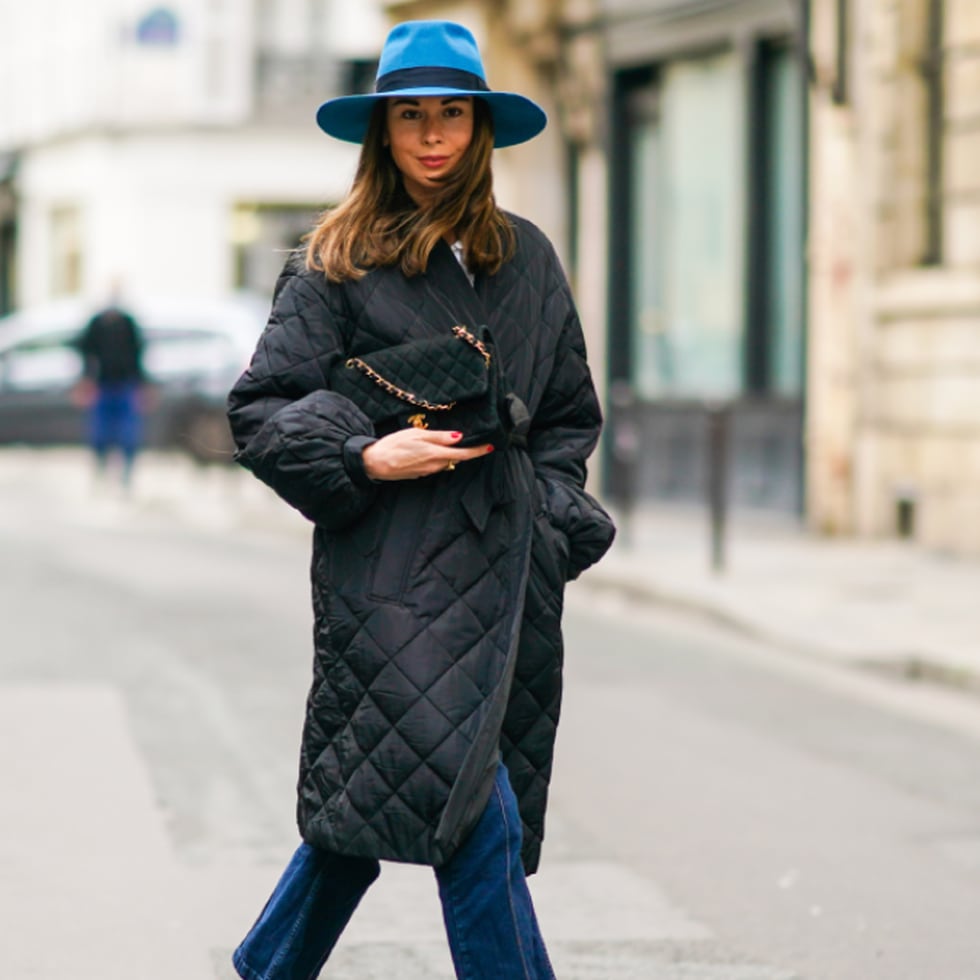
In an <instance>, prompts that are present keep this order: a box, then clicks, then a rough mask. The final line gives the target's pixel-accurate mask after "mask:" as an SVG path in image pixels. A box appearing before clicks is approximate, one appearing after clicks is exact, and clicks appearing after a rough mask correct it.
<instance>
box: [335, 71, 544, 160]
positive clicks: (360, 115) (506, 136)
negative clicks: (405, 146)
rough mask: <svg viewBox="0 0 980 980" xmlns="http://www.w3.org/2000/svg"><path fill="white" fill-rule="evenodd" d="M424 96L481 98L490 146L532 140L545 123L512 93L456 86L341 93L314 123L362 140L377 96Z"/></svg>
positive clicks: (338, 134)
mask: <svg viewBox="0 0 980 980" xmlns="http://www.w3.org/2000/svg"><path fill="white" fill-rule="evenodd" d="M427 95H441V96H449V95H463V96H472V97H474V98H478V99H483V101H484V102H486V103H487V105H489V107H490V114H491V116H493V145H494V146H496V147H504V146H514V145H516V144H517V143H525V142H527V140H529V139H533V138H534V137H535V136H537V135H538V133H540V132H541V130H542V129H544V127H545V126H546V125H547V123H548V117H547V115H546V114H545V111H544V109H542V108H541V106H539V105H538V104H537V103H536V102H532V101H531V100H530V99H529V98H527V97H525V96H523V95H517V94H516V93H514V92H474V91H472V90H466V89H458V88H439V87H435V86H432V87H425V88H406V89H399V90H398V91H395V92H371V93H368V94H365V95H344V96H341V97H340V98H337V99H330V100H329V101H327V102H324V103H323V105H321V106H320V108H319V109H317V113H316V121H317V125H318V126H319V127H320V129H322V130H323V131H324V132H325V133H327V134H328V135H330V136H333V137H336V138H337V139H339V140H345V141H346V142H348V143H363V142H364V137H365V135H366V134H367V128H368V123H369V122H370V120H371V113H372V112H373V111H374V107H375V105H376V104H377V102H378V99H392V98H422V97H424V96H427Z"/></svg>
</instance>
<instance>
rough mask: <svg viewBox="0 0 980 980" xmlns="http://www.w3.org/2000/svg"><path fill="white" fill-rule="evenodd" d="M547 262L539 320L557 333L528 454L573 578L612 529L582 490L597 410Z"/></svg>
mask: <svg viewBox="0 0 980 980" xmlns="http://www.w3.org/2000/svg"><path fill="white" fill-rule="evenodd" d="M549 266H550V268H549V288H548V292H547V296H546V299H545V303H544V310H543V322H544V323H545V324H546V325H550V326H551V327H552V330H553V331H557V335H558V336H557V343H556V344H555V347H554V352H553V353H554V357H553V360H552V366H551V371H550V373H549V375H548V381H547V384H546V386H545V390H544V394H543V396H542V398H541V401H540V403H539V405H538V407H537V410H536V411H535V413H534V419H533V421H532V424H531V431H530V433H529V434H528V452H529V453H530V456H531V461H532V463H533V464H534V470H535V474H536V475H537V478H538V485H539V488H540V490H541V493H542V498H543V503H544V507H545V510H546V512H547V514H548V518H549V520H550V521H551V523H552V524H553V525H554V526H555V527H556V528H557V529H558V530H559V531H561V532H562V533H563V534H564V535H565V536H566V537H567V539H568V545H569V549H568V550H569V554H568V577H569V578H576V577H577V576H578V575H579V574H581V572H583V571H584V570H585V569H586V568H588V567H589V566H590V565H593V564H595V562H597V561H598V560H599V559H600V558H601V557H602V556H603V555H604V554H605V553H606V551H608V549H609V546H610V545H611V544H612V540H613V537H614V536H615V533H616V529H615V526H614V525H613V522H612V519H611V518H610V516H609V515H608V514H607V513H606V511H605V510H604V509H603V507H602V506H601V505H600V504H599V502H598V501H597V500H596V499H595V498H594V497H592V496H591V495H590V494H588V493H586V491H585V477H586V460H587V459H588V457H589V455H590V454H591V453H592V451H593V449H595V446H596V443H597V442H598V439H599V432H600V430H601V428H602V411H601V409H600V407H599V399H598V397H597V396H596V391H595V386H594V384H593V382H592V374H591V372H590V371H589V365H588V362H587V360H586V352H585V338H584V336H583V334H582V325H581V323H580V322H579V317H578V312H577V310H576V308H575V301H574V300H573V298H572V294H571V290H570V289H569V286H568V282H567V280H566V278H565V274H564V272H563V271H562V268H561V265H560V263H559V261H558V257H557V256H556V255H555V254H554V251H553V250H551V257H550V263H549Z"/></svg>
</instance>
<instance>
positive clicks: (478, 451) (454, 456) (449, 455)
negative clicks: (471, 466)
mask: <svg viewBox="0 0 980 980" xmlns="http://www.w3.org/2000/svg"><path fill="white" fill-rule="evenodd" d="M492 452H493V445H492V444H490V443H486V444H485V445H483V446H472V447H470V448H468V449H447V450H446V451H445V453H444V454H443V458H445V459H446V460H452V461H453V462H454V463H463V462H466V460H468V459H478V458H479V457H480V456H486V455H487V453H492Z"/></svg>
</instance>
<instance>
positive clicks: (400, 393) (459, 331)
mask: <svg viewBox="0 0 980 980" xmlns="http://www.w3.org/2000/svg"><path fill="white" fill-rule="evenodd" d="M453 333H454V334H455V335H456V336H457V337H459V339H460V340H463V341H465V342H466V343H467V344H469V345H470V346H471V347H475V348H476V349H477V350H478V351H479V352H480V353H481V354H482V355H483V359H484V361H485V362H486V365H487V368H488V369H489V367H490V361H491V359H492V355H491V353H490V351H489V350H488V349H487V346H486V344H484V343H483V341H482V340H479V339H477V338H476V337H474V336H473V334H472V333H470V331H469V330H467V329H466V327H463V326H459V325H458V324H457V326H455V327H453ZM346 366H347V367H349V368H357V370H358V371H362V372H363V373H364V374H366V375H367V376H368V377H369V378H370V379H371V380H372V381H373V382H374V383H375V384H376V385H380V386H381V387H382V388H384V390H385V391H387V392H388V394H390V395H394V396H395V397H396V398H400V399H401V400H402V401H404V402H408V404H409V405H415V406H416V407H417V408H424V409H427V410H428V411H430V412H448V411H449V410H450V409H453V408H455V407H456V402H454V401H453V402H445V403H443V404H433V403H432V402H430V401H426V400H425V399H424V398H420V397H419V396H418V395H414V394H412V392H410V391H405V389H404V388H399V387H398V385H396V384H395V383H394V382H393V381H390V380H389V379H388V378H385V377H383V376H382V375H380V374H379V373H378V372H377V371H376V370H375V369H374V368H373V367H371V365H370V364H368V363H367V362H366V361H365V360H364V359H363V358H361V357H349V358H348V359H347V362H346Z"/></svg>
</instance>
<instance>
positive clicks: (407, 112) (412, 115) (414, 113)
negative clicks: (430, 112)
mask: <svg viewBox="0 0 980 980" xmlns="http://www.w3.org/2000/svg"><path fill="white" fill-rule="evenodd" d="M401 116H402V119H419V118H421V116H422V113H421V112H419V110H418V109H403V110H402V114H401Z"/></svg>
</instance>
